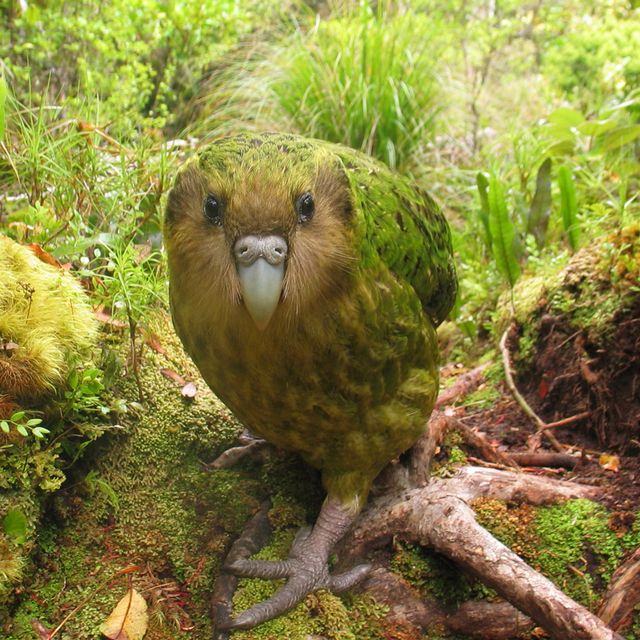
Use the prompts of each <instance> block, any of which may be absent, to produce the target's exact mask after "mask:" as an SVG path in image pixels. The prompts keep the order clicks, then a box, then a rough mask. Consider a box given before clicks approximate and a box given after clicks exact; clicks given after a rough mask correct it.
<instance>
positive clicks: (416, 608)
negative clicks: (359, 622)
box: [362, 567, 534, 640]
mask: <svg viewBox="0 0 640 640" xmlns="http://www.w3.org/2000/svg"><path fill="white" fill-rule="evenodd" d="M362 588H363V590H365V591H367V592H368V593H370V594H371V595H373V596H374V598H375V599H376V601H377V602H380V603H382V604H385V605H387V606H388V607H389V613H388V615H387V619H388V620H389V621H390V622H393V623H395V624H401V625H407V624H409V625H413V626H416V627H420V628H421V629H430V628H431V629H433V628H445V629H447V631H449V632H451V633H457V634H461V635H466V636H472V637H474V638H482V639H484V640H502V639H505V640H506V639H507V638H513V637H515V636H518V635H519V634H521V633H523V632H525V631H528V630H530V629H531V628H532V627H533V626H534V624H533V622H532V620H531V619H530V618H528V617H527V616H525V615H523V614H522V613H520V612H519V611H518V610H517V609H516V608H514V607H513V606H512V605H510V604H509V603H508V602H485V601H470V602H465V603H464V604H463V605H461V606H460V607H458V608H457V609H456V610H454V611H448V610H446V609H444V608H443V607H442V606H441V605H439V604H437V603H436V602H434V601H432V600H429V599H423V598H422V597H421V596H420V594H419V593H417V591H416V590H415V589H414V588H413V587H411V585H409V584H408V583H407V582H406V581H404V580H403V579H402V578H400V577H399V576H397V575H396V574H395V573H392V572H391V571H388V570H386V569H383V568H382V567H379V568H376V569H374V570H373V571H372V572H371V574H370V575H369V577H368V578H367V580H366V581H365V582H364V583H363V585H362Z"/></svg>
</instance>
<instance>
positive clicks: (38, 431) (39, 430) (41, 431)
mask: <svg viewBox="0 0 640 640" xmlns="http://www.w3.org/2000/svg"><path fill="white" fill-rule="evenodd" d="M47 433H50V431H49V429H47V428H45V427H36V428H35V429H34V430H33V435H34V436H35V437H36V438H44V437H45V435H46V434H47Z"/></svg>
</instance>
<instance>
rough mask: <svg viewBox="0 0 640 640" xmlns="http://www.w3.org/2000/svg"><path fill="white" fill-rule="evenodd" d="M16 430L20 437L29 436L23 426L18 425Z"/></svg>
mask: <svg viewBox="0 0 640 640" xmlns="http://www.w3.org/2000/svg"><path fill="white" fill-rule="evenodd" d="M16 428H17V429H18V433H19V434H20V435H21V436H24V437H25V438H26V437H27V436H28V435H29V432H28V431H27V428H26V427H25V426H24V425H23V424H19V425H18V426H17V427H16Z"/></svg>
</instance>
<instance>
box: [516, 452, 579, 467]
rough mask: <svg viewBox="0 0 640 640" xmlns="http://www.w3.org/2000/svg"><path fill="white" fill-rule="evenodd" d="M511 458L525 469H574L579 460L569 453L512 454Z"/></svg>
mask: <svg viewBox="0 0 640 640" xmlns="http://www.w3.org/2000/svg"><path fill="white" fill-rule="evenodd" d="M509 458H511V459H512V460H513V461H514V462H516V463H517V464H519V465H520V466H523V467H564V468H565V469H573V468H574V467H575V466H576V465H577V464H578V462H579V461H580V460H579V458H576V457H575V456H571V455H569V454H568V453H528V452H522V453H510V454H509Z"/></svg>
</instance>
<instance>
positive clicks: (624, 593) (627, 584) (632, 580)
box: [598, 549, 640, 631]
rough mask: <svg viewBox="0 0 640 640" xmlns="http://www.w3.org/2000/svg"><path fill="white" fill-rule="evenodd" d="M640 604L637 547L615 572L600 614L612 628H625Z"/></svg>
mask: <svg viewBox="0 0 640 640" xmlns="http://www.w3.org/2000/svg"><path fill="white" fill-rule="evenodd" d="M638 604H640V549H636V550H635V551H634V552H633V553H632V554H631V556H629V558H628V559H627V560H626V561H625V562H623V563H622V564H621V565H620V566H619V567H618V568H617V569H616V571H615V573H614V574H613V578H612V579H611V583H610V584H609V588H608V589H607V592H606V593H605V595H604V598H603V601H602V604H601V605H600V608H599V609H598V615H599V616H600V618H602V620H604V621H605V622H606V623H607V624H608V625H609V626H610V627H611V628H612V629H615V630H616V631H617V630H619V629H623V628H624V627H626V626H627V625H628V624H629V623H630V622H631V618H632V616H633V613H634V609H635V608H636V607H637V606H638Z"/></svg>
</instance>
